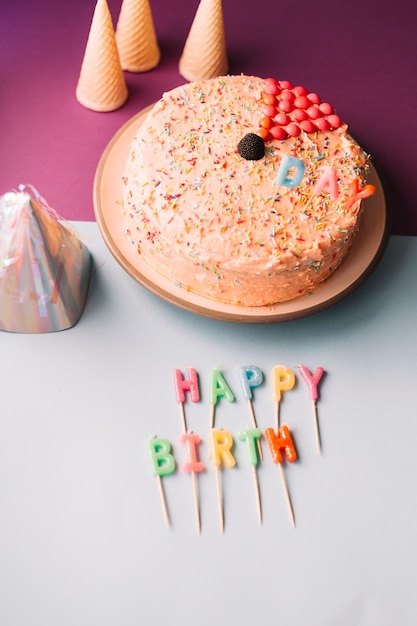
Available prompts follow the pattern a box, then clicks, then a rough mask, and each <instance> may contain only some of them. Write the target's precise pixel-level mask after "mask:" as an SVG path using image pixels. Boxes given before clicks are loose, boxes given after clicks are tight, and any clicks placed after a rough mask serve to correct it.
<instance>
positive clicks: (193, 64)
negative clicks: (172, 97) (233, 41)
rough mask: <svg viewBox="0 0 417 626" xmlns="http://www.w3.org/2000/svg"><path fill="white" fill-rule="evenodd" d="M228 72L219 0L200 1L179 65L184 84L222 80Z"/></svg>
mask: <svg viewBox="0 0 417 626" xmlns="http://www.w3.org/2000/svg"><path fill="white" fill-rule="evenodd" d="M228 68H229V64H228V60H227V51H226V39H225V34H224V24H223V10H222V0H200V4H199V5H198V7H197V12H196V14H195V17H194V20H193V23H192V25H191V28H190V32H189V34H188V37H187V41H186V42H185V46H184V50H183V53H182V56H181V59H180V62H179V72H180V74H181V76H183V77H184V78H185V79H186V80H188V81H194V80H203V79H207V78H214V77H216V76H224V75H225V74H227V72H228Z"/></svg>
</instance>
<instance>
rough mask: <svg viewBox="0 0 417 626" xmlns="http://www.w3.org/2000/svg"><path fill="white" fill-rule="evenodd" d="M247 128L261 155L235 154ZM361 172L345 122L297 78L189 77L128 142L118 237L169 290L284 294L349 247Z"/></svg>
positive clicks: (254, 302)
mask: <svg viewBox="0 0 417 626" xmlns="http://www.w3.org/2000/svg"><path fill="white" fill-rule="evenodd" d="M273 98H275V101H274V99H273ZM285 109H286V110H285ZM318 120H320V122H318ZM250 134H254V135H258V136H259V137H262V139H263V141H264V155H263V156H262V155H259V154H257V155H256V156H255V157H254V158H250V155H249V158H248V156H246V157H245V156H242V155H241V153H240V152H239V150H238V144H239V142H241V141H242V139H243V138H244V137H245V136H246V135H250ZM367 171H368V156H367V155H366V154H365V153H364V151H363V150H362V149H361V147H360V146H359V145H358V144H357V143H356V142H355V141H354V140H353V139H352V138H351V137H350V136H349V134H348V132H347V125H346V124H344V123H343V122H342V120H341V119H340V117H338V116H337V115H336V113H335V112H334V111H333V108H332V107H331V106H330V105H328V104H327V103H322V102H321V100H320V98H319V97H318V96H317V94H309V93H308V92H307V90H306V89H304V88H303V87H293V86H292V85H291V83H288V82H287V81H274V80H273V79H267V80H265V79H262V78H259V77H254V76H244V75H241V76H224V77H219V78H215V79H211V80H206V81H201V82H195V83H190V84H187V85H184V86H180V87H178V88H176V89H173V90H172V91H169V92H167V93H165V94H164V95H163V96H162V98H161V99H160V100H159V101H158V102H157V103H156V104H155V106H154V107H153V108H152V110H151V111H150V112H149V114H148V116H147V117H146V119H145V120H144V121H143V123H142V124H141V125H140V128H138V130H137V133H136V136H135V138H134V140H133V142H132V145H131V148H130V154H129V157H128V160H127V164H126V170H125V175H124V177H123V211H124V215H125V227H126V231H127V236H129V237H130V239H131V241H132V245H134V246H135V247H136V249H137V253H138V255H140V257H141V259H142V260H143V261H145V262H147V263H149V264H150V265H151V266H152V267H153V268H155V269H156V270H157V271H158V272H160V273H161V274H162V275H163V276H165V277H167V278H168V279H170V280H172V281H173V282H174V283H175V284H177V285H178V286H179V288H182V289H185V290H190V291H193V292H195V293H198V294H201V295H203V296H205V297H208V298H211V299H214V300H217V301H221V302H226V303H232V304H236V305H242V306H266V305H272V304H275V303H278V302H284V301H287V300H291V299H294V298H297V297H299V296H302V295H305V294H307V293H309V292H311V291H313V290H315V289H316V288H317V287H318V286H319V285H320V284H321V283H322V282H323V281H324V280H326V279H327V278H328V277H329V276H330V275H331V274H332V273H333V272H334V271H335V270H336V269H337V267H338V266H339V264H340V263H341V262H342V260H343V258H344V257H345V256H346V254H347V253H348V250H349V248H350V245H351V242H352V240H353V237H354V236H355V234H356V232H357V229H358V227H359V221H360V214H361V202H362V199H363V198H364V197H366V196H367V195H370V194H371V193H372V192H373V189H372V187H371V186H370V185H366V175H367Z"/></svg>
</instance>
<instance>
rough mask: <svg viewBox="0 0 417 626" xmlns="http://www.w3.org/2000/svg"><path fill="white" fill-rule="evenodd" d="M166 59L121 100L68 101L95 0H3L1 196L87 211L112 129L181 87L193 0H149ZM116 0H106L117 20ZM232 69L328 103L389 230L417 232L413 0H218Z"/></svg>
mask: <svg viewBox="0 0 417 626" xmlns="http://www.w3.org/2000/svg"><path fill="white" fill-rule="evenodd" d="M150 4H151V9H152V13H153V18H154V24H155V30H156V33H157V37H158V41H159V45H160V47H161V52H162V58H161V62H160V64H159V66H158V67H157V68H156V69H155V70H153V71H151V72H147V73H144V74H130V73H126V74H125V76H126V82H127V85H128V89H129V99H128V101H127V103H126V104H125V105H124V106H123V107H122V108H121V109H120V110H118V111H114V112H111V113H96V112H93V111H90V110H88V109H85V108H84V107H82V106H81V105H80V104H79V103H78V102H77V100H76V99H75V88H76V84H77V81H78V77H79V73H80V68H81V63H82V59H83V56H84V51H85V46H86V43H87V38H88V33H89V28H90V23H91V19H92V15H93V11H94V7H95V0H71V1H70V2H63V1H62V0H13V2H7V0H0V5H1V6H0V85H1V87H0V120H1V121H0V129H1V131H0V194H3V193H5V192H6V191H9V190H11V189H13V188H16V187H17V185H19V184H20V183H31V184H33V185H34V186H36V187H37V188H38V190H39V191H40V193H41V194H42V195H43V196H44V197H45V198H46V199H47V200H48V202H49V204H51V205H52V206H53V207H54V208H55V209H56V210H57V211H58V213H59V214H60V215H62V216H63V217H64V218H66V219H71V220H94V211H93V203H92V187H93V180H94V175H95V170H96V167H97V164H98V161H99V159H100V156H101V154H102V152H103V150H104V149H105V147H106V145H107V144H108V142H109V141H110V139H111V138H112V136H113V135H114V133H115V132H116V131H117V130H118V129H119V128H120V127H121V126H122V125H123V124H124V123H125V122H126V121H128V120H129V119H130V118H131V117H132V116H133V115H135V114H136V113H137V112H138V111H140V110H141V109H142V108H144V107H146V106H148V105H149V104H151V103H152V102H154V101H156V100H157V99H158V98H159V97H160V95H161V93H162V92H163V91H166V90H168V89H171V88H173V87H175V86H177V85H178V84H181V83H183V82H185V81H184V79H183V78H182V77H181V76H180V74H179V72H178V61H179V58H180V56H181V52H182V49H183V46H184V43H185V40H186V37H187V34H188V32H189V28H190V25H191V22H192V20H193V18H194V15H195V11H196V8H197V5H198V0H179V1H177V2H176V1H175V0H151V2H150ZM120 5H121V0H109V7H110V10H111V13H112V16H113V20H114V23H115V24H116V22H117V17H118V14H119V10H120ZM223 12H224V22H225V31H226V41H227V46H228V54H229V62H230V72H231V73H241V72H243V73H245V74H256V75H259V76H264V77H267V76H274V77H276V78H279V79H287V80H290V81H292V82H294V83H297V84H302V85H305V86H306V87H307V88H308V89H309V90H311V91H316V92H318V93H319V94H320V95H321V96H322V98H323V99H325V100H328V101H330V102H331V103H332V104H333V105H334V106H335V108H336V109H337V111H338V113H339V114H340V115H341V116H342V118H343V119H344V120H345V121H347V122H348V123H349V126H350V131H351V133H352V134H353V135H354V136H355V137H356V138H357V139H358V140H359V141H360V143H361V144H362V146H363V147H364V148H365V149H366V150H368V151H369V152H370V153H371V154H372V156H373V159H374V163H375V165H376V166H377V168H378V170H379V172H380V174H381V176H382V178H383V179H384V180H385V183H386V186H387V191H388V195H389V199H390V204H391V206H392V214H393V221H392V232H393V233H394V234H401V235H417V203H416V195H417V171H416V169H417V168H416V158H415V152H416V149H415V144H416V141H417V114H416V109H417V107H416V102H417V78H416V70H417V36H416V24H417V4H416V3H412V2H402V3H401V2H393V1H388V0H382V1H377V0H367V1H364V0H349V2H346V0H335V1H333V2H329V1H327V2H323V1H320V0H317V1H311V2H309V3H308V2H306V1H304V0H299V1H298V2H292V3H283V2H279V1H275V0H256V1H252V2H250V1H248V2H241V1H238V0H223Z"/></svg>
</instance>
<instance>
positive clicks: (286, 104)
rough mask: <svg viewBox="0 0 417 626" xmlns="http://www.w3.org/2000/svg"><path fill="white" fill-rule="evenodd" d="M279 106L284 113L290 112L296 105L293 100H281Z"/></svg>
mask: <svg viewBox="0 0 417 626" xmlns="http://www.w3.org/2000/svg"><path fill="white" fill-rule="evenodd" d="M279 108H280V109H281V111H284V113H290V112H291V111H292V110H293V108H294V105H293V103H292V102H290V100H281V101H280V103H279Z"/></svg>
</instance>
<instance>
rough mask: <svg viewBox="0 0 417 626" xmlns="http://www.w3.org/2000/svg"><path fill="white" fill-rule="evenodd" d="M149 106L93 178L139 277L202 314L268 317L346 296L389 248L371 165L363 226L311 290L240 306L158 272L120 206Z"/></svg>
mask: <svg viewBox="0 0 417 626" xmlns="http://www.w3.org/2000/svg"><path fill="white" fill-rule="evenodd" d="M151 108H152V107H148V108H147V109H144V110H142V111H141V112H140V113H138V114H137V115H135V116H134V117H133V118H132V119H131V120H129V121H128V122H127V123H126V124H125V125H124V126H122V128H121V129H120V130H119V131H118V132H117V133H116V135H115V136H114V137H113V139H112V140H111V141H110V143H109V144H108V146H107V148H106V149H105V151H104V153H103V155H102V157H101V159H100V162H99V164H98V167H97V171H96V175H95V180H94V211H95V216H96V220H97V223H98V226H99V229H100V232H101V234H102V236H103V239H104V241H105V243H106V245H107V246H108V248H109V250H110V252H111V253H112V254H113V256H114V258H115V259H116V260H117V261H118V263H119V264H120V265H121V266H122V267H123V268H124V269H125V270H126V272H127V273H128V274H130V276H132V277H133V278H134V279H135V280H136V281H137V282H138V283H140V284H141V285H143V286H145V287H146V288H147V289H149V290H150V291H152V292H153V293H155V294H157V295H158V296H160V297H161V298H163V299H164V300H167V301H168V302H171V303H172V304H174V305H176V306H178V307H181V308H183V309H187V310H189V311H193V312H194V313H197V314H199V315H204V316H206V317H211V318H215V319H220V320H226V321H231V322H241V323H265V322H281V321H287V320H291V319H297V318H301V317H305V316H307V315H311V314H312V313H316V312H318V311H321V310H323V309H325V308H327V307H329V306H331V305H333V304H335V303H336V302H338V301H339V300H341V299H342V298H344V297H346V296H347V295H348V294H350V293H351V292H352V291H353V290H354V289H356V288H357V287H358V286H359V285H360V284H361V283H363V281H364V280H365V279H366V278H367V277H368V276H369V275H370V273H371V272H372V270H373V269H374V268H375V266H376V265H377V263H378V261H379V260H380V258H381V256H382V254H383V252H384V250H385V246H386V244H387V241H388V237H389V225H390V224H389V222H390V220H389V212H388V207H387V202H386V198H385V193H384V188H383V185H382V183H381V180H380V178H379V176H378V174H377V171H376V169H375V167H374V166H373V165H371V172H370V176H369V179H368V182H369V183H371V184H373V185H375V187H376V193H375V194H374V195H373V196H371V197H370V198H367V199H366V200H365V211H364V214H363V216H362V221H361V229H360V232H359V233H358V235H357V237H356V238H355V241H354V243H353V245H352V248H351V251H350V253H349V255H348V257H347V258H346V259H345V261H344V262H343V263H342V265H341V266H340V267H339V268H338V269H337V271H336V272H335V273H334V274H333V276H331V277H330V278H329V279H328V280H327V281H326V282H325V283H324V284H323V285H322V286H321V287H320V288H319V289H317V291H315V292H314V293H313V294H312V295H308V296H302V297H300V298H296V299H295V300H290V301H289V302H282V303H279V304H275V305H273V306H263V307H242V306H237V305H231V304H224V303H221V302H216V301H214V300H211V299H209V298H205V297H204V296H200V295H197V294H194V293H190V292H186V291H185V290H183V289H181V288H180V287H179V286H177V285H175V284H173V283H172V282H171V281H170V280H168V279H166V278H165V277H164V276H162V275H161V274H159V272H157V271H156V270H154V269H153V268H152V267H150V266H149V265H148V264H147V263H145V262H144V261H143V260H142V259H141V257H140V256H139V255H138V254H137V253H136V251H135V248H134V246H132V244H131V243H130V240H129V238H128V237H127V236H126V234H125V233H124V226H123V222H122V210H121V179H122V176H123V173H124V169H125V164H126V160H127V157H128V154H129V148H130V144H131V142H132V140H133V138H134V136H135V134H136V131H137V129H138V128H139V126H140V124H141V122H142V121H143V120H144V118H145V117H146V115H147V113H148V111H149V110H150V109H151Z"/></svg>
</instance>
